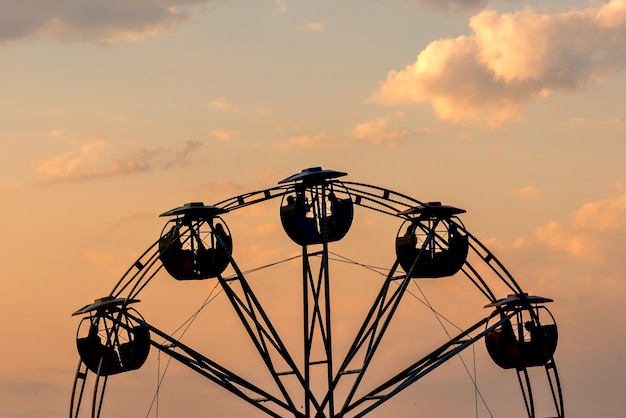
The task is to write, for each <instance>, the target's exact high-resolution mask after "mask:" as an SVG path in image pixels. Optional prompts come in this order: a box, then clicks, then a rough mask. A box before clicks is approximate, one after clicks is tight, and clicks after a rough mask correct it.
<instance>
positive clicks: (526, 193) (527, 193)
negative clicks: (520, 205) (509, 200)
mask: <svg viewBox="0 0 626 418" xmlns="http://www.w3.org/2000/svg"><path fill="white" fill-rule="evenodd" d="M542 193H543V190H541V189H540V188H539V187H537V186H524V187H520V188H518V189H515V190H513V191H512V192H511V194H512V195H513V196H515V197H518V198H520V199H535V198H537V197H539V196H541V194H542Z"/></svg>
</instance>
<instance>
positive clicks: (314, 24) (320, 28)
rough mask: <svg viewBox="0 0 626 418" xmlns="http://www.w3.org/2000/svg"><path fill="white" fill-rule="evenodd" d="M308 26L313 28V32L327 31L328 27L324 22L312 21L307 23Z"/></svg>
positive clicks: (310, 28)
mask: <svg viewBox="0 0 626 418" xmlns="http://www.w3.org/2000/svg"><path fill="white" fill-rule="evenodd" d="M306 28H307V29H309V30H312V31H313V32H325V31H326V27H325V26H324V24H323V23H320V22H311V23H307V25H306Z"/></svg>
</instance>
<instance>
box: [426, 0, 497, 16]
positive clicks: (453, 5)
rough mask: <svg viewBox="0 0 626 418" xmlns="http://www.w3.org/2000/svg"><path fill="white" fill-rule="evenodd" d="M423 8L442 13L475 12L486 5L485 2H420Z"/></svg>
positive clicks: (461, 0)
mask: <svg viewBox="0 0 626 418" xmlns="http://www.w3.org/2000/svg"><path fill="white" fill-rule="evenodd" d="M420 3H422V4H423V5H424V6H426V7H429V8H431V9H434V10H439V11H444V12H452V13H454V12H465V11H468V10H477V9H480V8H483V7H485V6H486V5H487V4H488V1H487V0H420Z"/></svg>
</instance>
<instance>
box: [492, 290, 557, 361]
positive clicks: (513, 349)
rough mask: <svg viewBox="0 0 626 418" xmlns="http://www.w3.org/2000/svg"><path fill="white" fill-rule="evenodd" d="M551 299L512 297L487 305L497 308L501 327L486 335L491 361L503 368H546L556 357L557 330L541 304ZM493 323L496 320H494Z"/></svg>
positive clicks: (497, 316) (548, 312)
mask: <svg viewBox="0 0 626 418" xmlns="http://www.w3.org/2000/svg"><path fill="white" fill-rule="evenodd" d="M551 301H552V300H551V299H547V298H542V297H538V296H523V297H519V296H517V295H511V296H509V297H508V298H505V299H502V300H500V301H498V302H495V303H492V304H489V305H487V306H486V307H496V308H497V315H495V318H497V319H498V322H499V324H498V325H497V326H496V327H495V328H494V329H492V330H491V331H489V332H488V333H487V334H486V335H485V345H486V347H487V352H488V353H489V356H490V357H491V359H492V360H493V361H494V363H496V364H497V365H498V366H500V367H501V368H503V369H513V368H515V369H518V370H521V369H525V368H527V367H535V366H543V365H545V364H547V363H548V362H549V361H550V359H552V357H553V356H554V352H555V351H556V347H557V342H558V330H557V326H556V323H555V322H554V317H553V316H552V314H551V313H550V311H549V310H548V309H547V308H546V307H545V306H543V305H541V304H542V303H546V302H551ZM492 322H493V320H492Z"/></svg>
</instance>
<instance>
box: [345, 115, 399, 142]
mask: <svg viewBox="0 0 626 418" xmlns="http://www.w3.org/2000/svg"><path fill="white" fill-rule="evenodd" d="M407 135H408V132H407V130H406V129H393V128H391V127H390V126H389V118H378V119H375V120H373V121H371V122H364V123H360V124H358V125H356V126H355V127H354V129H353V130H352V136H353V137H355V138H357V139H365V140H367V141H368V142H369V143H370V144H372V145H382V146H385V147H388V148H398V147H401V146H402V145H404V144H406V140H407Z"/></svg>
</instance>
